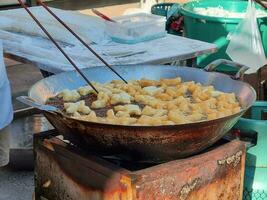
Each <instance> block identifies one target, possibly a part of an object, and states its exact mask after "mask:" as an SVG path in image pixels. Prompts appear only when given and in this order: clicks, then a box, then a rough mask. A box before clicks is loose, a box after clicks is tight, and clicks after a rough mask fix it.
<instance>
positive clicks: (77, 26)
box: [0, 7, 110, 45]
mask: <svg viewBox="0 0 267 200" xmlns="http://www.w3.org/2000/svg"><path fill="white" fill-rule="evenodd" d="M30 10H31V11H32V13H33V14H34V15H35V17H36V18H37V19H38V20H39V21H40V22H41V24H42V25H43V26H44V27H45V28H46V29H47V31H48V32H49V33H50V34H51V35H52V36H53V37H54V38H55V39H56V40H57V41H61V42H65V43H68V44H73V45H75V44H78V43H79V41H78V40H77V39H76V38H75V37H74V36H73V35H72V34H71V33H70V32H68V31H67V30H66V29H65V28H64V27H63V26H62V25H61V24H60V23H59V22H58V21H57V20H56V19H54V18H53V17H52V16H51V15H50V14H49V13H48V12H47V11H46V10H45V9H44V8H42V7H32V8H30ZM51 10H52V11H53V12H54V13H56V15H57V16H59V18H61V19H62V20H63V21H64V22H65V23H66V24H67V25H68V26H70V27H71V28H72V29H73V30H74V31H75V32H76V33H77V34H78V35H79V36H80V37H82V38H83V39H84V40H85V41H86V43H88V44H90V43H91V42H94V43H96V44H105V43H108V42H109V41H110V39H109V37H108V36H107V34H106V32H105V24H104V22H103V20H102V19H100V18H98V17H94V16H89V15H83V14H81V13H78V12H76V11H64V10H60V9H55V8H51ZM0 29H2V30H5V31H11V32H18V33H22V34H27V35H33V36H42V37H47V36H46V35H45V34H44V33H43V31H42V30H41V29H40V28H39V27H38V26H37V24H36V23H35V22H34V21H33V19H32V18H31V17H30V16H29V15H28V13H27V12H26V11H25V10H24V9H23V8H21V9H16V10H5V11H0Z"/></svg>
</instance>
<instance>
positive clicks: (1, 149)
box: [0, 126, 10, 167]
mask: <svg viewBox="0 0 267 200" xmlns="http://www.w3.org/2000/svg"><path fill="white" fill-rule="evenodd" d="M9 131H10V130H9V127H8V126H7V127H6V128H4V129H2V130H0V167H2V166H5V165H7V164H8V162H9Z"/></svg>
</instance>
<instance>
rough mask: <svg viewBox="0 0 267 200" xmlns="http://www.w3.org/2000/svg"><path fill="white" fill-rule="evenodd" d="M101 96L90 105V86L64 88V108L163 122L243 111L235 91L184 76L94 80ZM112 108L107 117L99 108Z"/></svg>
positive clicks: (88, 115)
mask: <svg viewBox="0 0 267 200" xmlns="http://www.w3.org/2000/svg"><path fill="white" fill-rule="evenodd" d="M93 84H94V86H95V87H96V88H97V90H98V91H99V93H98V94H95V95H97V99H96V100H95V101H93V102H92V103H91V105H86V101H84V100H81V99H82V97H83V96H86V95H89V94H93V93H95V92H94V90H92V88H91V87H90V86H85V87H81V88H79V89H77V90H63V91H62V92H61V93H59V94H58V95H57V97H60V98H62V99H63V100H64V112H66V113H67V114H68V115H70V116H71V117H73V118H75V119H80V120H85V121H91V122H98V123H107V124H119V125H135V126H159V125H175V124H187V123H194V122H200V121H206V120H213V119H217V118H221V117H225V116H228V115H233V114H235V113H238V112H240V110H241V107H240V104H239V102H238V100H237V98H236V96H235V94H234V93H224V92H221V91H217V90H215V89H214V87H213V86H211V85H209V86H204V85H201V84H200V83H195V82H194V81H190V82H182V80H181V78H180V77H176V78H171V79H160V80H148V79H141V80H131V81H129V82H128V84H126V83H124V82H123V81H119V80H113V81H111V82H108V83H104V84H100V83H96V82H94V83H93ZM105 107H106V108H109V109H107V111H106V115H105V116H104V117H103V116H102V117H100V116H97V114H96V112H95V111H96V110H97V109H102V108H105Z"/></svg>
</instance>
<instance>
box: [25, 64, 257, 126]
mask: <svg viewBox="0 0 267 200" xmlns="http://www.w3.org/2000/svg"><path fill="white" fill-rule="evenodd" d="M146 65H148V64H130V65H112V67H123V66H129V67H136V66H146ZM153 66H162V67H168V65H153ZM169 67H179V68H187V69H190V70H198V71H203V72H205V73H213V74H217V75H219V76H223V77H227V78H231V79H232V80H233V81H236V82H241V83H242V84H244V85H246V86H247V87H248V88H249V89H250V90H251V92H252V93H253V101H252V103H251V104H250V105H249V106H247V107H245V108H242V109H241V111H239V112H238V113H235V114H233V115H228V116H225V117H221V118H217V119H213V120H205V121H200V122H193V123H187V124H174V125H156V126H147V125H146V126H135V125H120V124H108V123H98V122H90V121H84V120H80V119H76V118H72V117H69V116H67V115H64V114H60V113H56V112H48V111H44V112H48V113H52V114H56V115H61V116H62V117H64V118H66V119H68V120H72V121H78V122H81V123H82V124H85V125H93V126H99V125H105V126H108V127H114V128H115V127H116V128H120V127H121V128H127V129H130V128H136V129H139V128H141V129H148V128H149V129H151V128H178V127H179V128H180V127H182V128H187V127H188V126H201V125H204V124H206V123H207V122H208V123H209V124H213V123H216V122H220V121H226V120H228V119H230V118H235V117H238V116H239V117H241V116H242V115H243V114H244V113H245V112H246V111H247V110H248V109H249V108H250V107H251V106H252V105H253V103H254V102H255V101H256V99H257V97H256V96H257V93H256V91H255V89H254V88H253V87H252V86H251V85H250V84H248V83H246V82H243V81H242V80H236V79H233V78H232V77H231V76H230V75H227V74H224V73H220V72H216V71H206V70H204V69H202V68H193V67H188V66H171V65H170V66H169ZM93 68H106V66H94V67H90V68H83V69H81V70H82V71H83V70H88V69H93ZM73 72H74V73H75V72H76V70H70V71H66V72H62V73H59V74H71V73H73ZM59 74H54V75H52V76H49V77H46V78H43V79H41V80H39V81H37V82H36V83H35V84H33V85H32V86H31V87H30V88H29V90H28V96H29V97H31V95H30V94H31V90H32V89H33V88H34V87H35V86H36V85H37V84H38V83H40V82H42V81H43V80H45V79H49V78H51V77H54V76H57V75H59ZM192 81H193V80H192Z"/></svg>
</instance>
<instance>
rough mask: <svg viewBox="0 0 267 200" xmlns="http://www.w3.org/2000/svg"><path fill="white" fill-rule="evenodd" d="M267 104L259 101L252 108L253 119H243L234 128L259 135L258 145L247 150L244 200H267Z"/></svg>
mask: <svg viewBox="0 0 267 200" xmlns="http://www.w3.org/2000/svg"><path fill="white" fill-rule="evenodd" d="M264 113H265V114H266V113H267V102H265V101H257V102H255V103H254V105H253V106H252V108H251V118H249V119H248V118H241V119H240V120H239V121H238V122H237V124H236V125H235V127H234V128H237V129H240V130H241V131H248V130H253V131H256V132H257V133H258V135H257V144H256V146H252V147H250V148H249V149H248V150H247V155H246V169H245V180H244V196H243V200H267V155H266V154H267V120H262V114H264Z"/></svg>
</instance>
